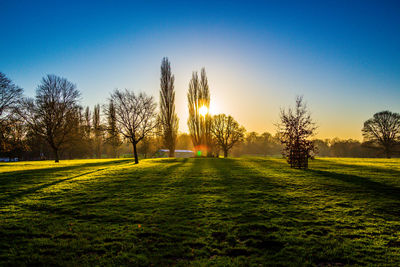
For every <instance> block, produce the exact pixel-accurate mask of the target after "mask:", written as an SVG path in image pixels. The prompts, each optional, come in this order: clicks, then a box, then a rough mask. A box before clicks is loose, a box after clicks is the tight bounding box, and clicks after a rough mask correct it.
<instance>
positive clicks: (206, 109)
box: [199, 106, 208, 116]
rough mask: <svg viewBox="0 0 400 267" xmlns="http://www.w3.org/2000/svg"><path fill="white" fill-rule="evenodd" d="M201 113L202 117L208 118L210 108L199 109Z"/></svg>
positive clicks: (202, 107)
mask: <svg viewBox="0 0 400 267" xmlns="http://www.w3.org/2000/svg"><path fill="white" fill-rule="evenodd" d="M199 113H200V115H201V116H206V115H207V113H208V108H207V107H206V106H201V108H200V109H199Z"/></svg>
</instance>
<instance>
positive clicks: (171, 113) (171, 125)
mask: <svg viewBox="0 0 400 267" xmlns="http://www.w3.org/2000/svg"><path fill="white" fill-rule="evenodd" d="M174 80H175V77H174V75H172V73H171V64H170V62H169V60H168V58H167V57H164V58H163V59H162V62H161V77H160V114H159V122H160V127H161V133H162V138H163V143H164V146H166V148H168V149H169V156H170V157H174V156H175V147H176V139H177V135H178V127H179V119H178V116H177V115H176V112H175V89H174Z"/></svg>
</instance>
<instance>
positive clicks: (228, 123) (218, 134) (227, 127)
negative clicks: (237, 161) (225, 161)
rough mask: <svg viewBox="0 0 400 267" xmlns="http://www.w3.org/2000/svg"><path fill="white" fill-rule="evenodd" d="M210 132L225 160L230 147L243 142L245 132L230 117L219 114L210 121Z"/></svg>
mask: <svg viewBox="0 0 400 267" xmlns="http://www.w3.org/2000/svg"><path fill="white" fill-rule="evenodd" d="M211 132H212V135H213V137H214V139H215V140H216V143H217V145H218V146H219V147H220V148H221V150H222V151H224V157H225V158H226V157H228V153H229V151H230V150H231V149H232V147H233V146H234V145H235V144H236V143H237V142H240V141H242V140H243V137H244V133H245V132H246V130H245V129H244V127H241V126H240V125H239V123H238V122H237V121H236V120H235V119H234V118H232V117H231V116H226V115H225V114H219V115H215V116H214V117H213V119H212V125H211Z"/></svg>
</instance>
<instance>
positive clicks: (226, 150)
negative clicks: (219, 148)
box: [224, 149, 228, 158]
mask: <svg viewBox="0 0 400 267" xmlns="http://www.w3.org/2000/svg"><path fill="white" fill-rule="evenodd" d="M227 157H228V149H224V158H227Z"/></svg>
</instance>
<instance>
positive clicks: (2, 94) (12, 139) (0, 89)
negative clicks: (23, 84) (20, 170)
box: [0, 72, 23, 153]
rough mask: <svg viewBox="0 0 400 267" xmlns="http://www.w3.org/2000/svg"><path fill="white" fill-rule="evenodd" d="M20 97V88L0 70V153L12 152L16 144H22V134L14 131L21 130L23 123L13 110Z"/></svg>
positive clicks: (19, 145)
mask: <svg viewBox="0 0 400 267" xmlns="http://www.w3.org/2000/svg"><path fill="white" fill-rule="evenodd" d="M21 99H22V89H21V88H19V87H18V86H16V85H15V84H14V83H13V82H12V81H11V80H10V79H8V78H7V77H6V75H5V74H4V73H2V72H0V153H1V152H3V153H4V152H12V151H13V150H16V146H18V147H21V146H22V137H23V135H17V134H16V133H17V132H18V133H20V132H23V131H18V130H19V129H21V127H23V125H22V124H21V123H20V120H19V119H18V118H16V116H15V112H13V111H14V109H15V108H17V106H18V103H19V102H20V100H21ZM17 137H18V138H17ZM20 141H21V142H20Z"/></svg>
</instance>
